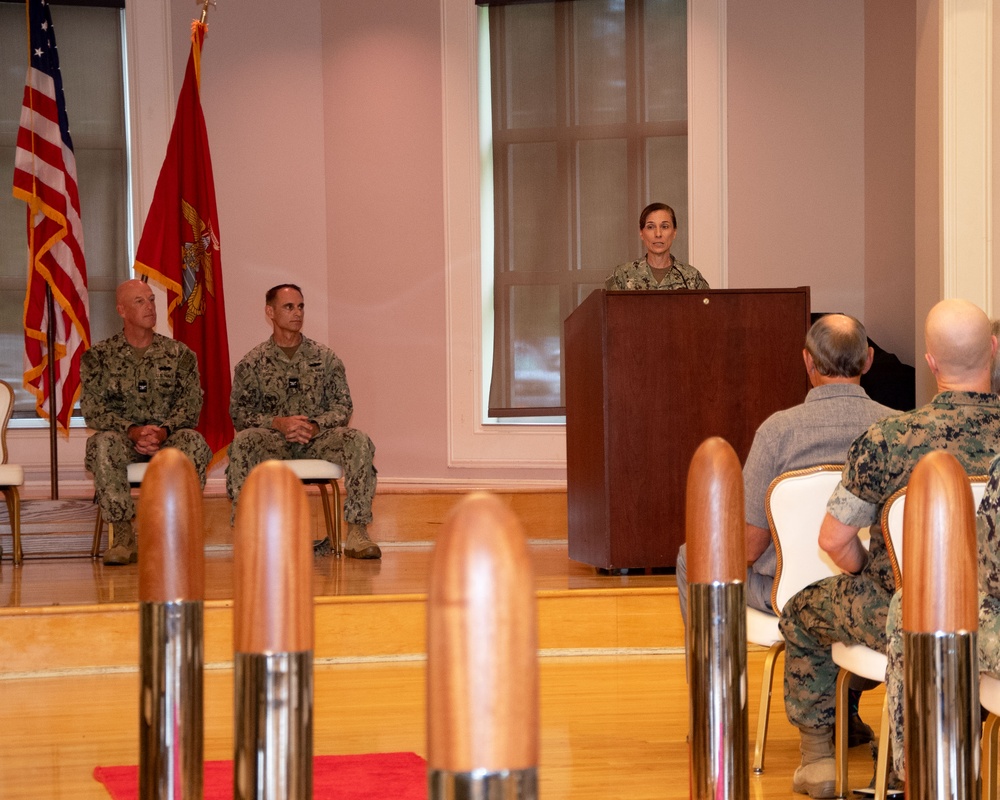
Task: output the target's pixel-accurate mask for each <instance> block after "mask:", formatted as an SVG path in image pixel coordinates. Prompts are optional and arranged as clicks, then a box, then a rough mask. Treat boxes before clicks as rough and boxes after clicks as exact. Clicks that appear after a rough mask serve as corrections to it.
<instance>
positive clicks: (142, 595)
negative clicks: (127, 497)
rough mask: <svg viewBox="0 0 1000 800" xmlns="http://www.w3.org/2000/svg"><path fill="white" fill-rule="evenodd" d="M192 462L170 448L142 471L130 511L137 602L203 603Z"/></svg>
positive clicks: (197, 488) (201, 536)
mask: <svg viewBox="0 0 1000 800" xmlns="http://www.w3.org/2000/svg"><path fill="white" fill-rule="evenodd" d="M202 518H203V517H202V496H201V485H200V484H199V482H198V473H197V472H195V469H194V464H192V463H191V461H190V459H188V457H187V456H185V455H184V454H183V453H182V452H181V451H180V450H178V449H177V448H176V447H167V448H165V449H163V450H160V451H159V452H158V453H157V454H156V455H155V456H153V459H152V461H150V462H149V467H147V469H146V475H145V477H144V478H143V481H142V492H141V494H140V496H139V508H138V510H137V512H136V528H137V535H138V538H139V556H140V557H139V602H140V603H171V602H175V601H184V600H193V601H197V600H204V599H205V530H204V525H203V524H202Z"/></svg>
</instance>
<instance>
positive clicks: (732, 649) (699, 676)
mask: <svg viewBox="0 0 1000 800" xmlns="http://www.w3.org/2000/svg"><path fill="white" fill-rule="evenodd" d="M687 645H688V663H689V665H690V692H691V793H692V794H691V796H692V797H693V798H710V799H711V800H717V798H722V797H726V798H745V797H748V796H749V793H750V767H749V760H750V759H749V722H748V714H747V635H746V587H745V585H744V584H743V583H742V582H734V583H711V584H709V583H692V584H689V585H688V626H687Z"/></svg>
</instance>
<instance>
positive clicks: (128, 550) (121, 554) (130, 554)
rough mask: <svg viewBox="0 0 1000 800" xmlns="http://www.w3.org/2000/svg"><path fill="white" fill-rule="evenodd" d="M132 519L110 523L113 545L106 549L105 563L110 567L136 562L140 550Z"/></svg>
mask: <svg viewBox="0 0 1000 800" xmlns="http://www.w3.org/2000/svg"><path fill="white" fill-rule="evenodd" d="M132 522H133V521H132V520H130V519H127V520H124V521H122V522H114V523H109V527H110V528H111V538H112V541H111V546H110V547H109V548H108V549H107V550H105V551H104V563H105V565H106V566H109V567H120V566H122V565H123V564H130V563H135V561H137V560H138V558H139V551H138V548H137V547H136V542H135V530H134V528H133V526H132Z"/></svg>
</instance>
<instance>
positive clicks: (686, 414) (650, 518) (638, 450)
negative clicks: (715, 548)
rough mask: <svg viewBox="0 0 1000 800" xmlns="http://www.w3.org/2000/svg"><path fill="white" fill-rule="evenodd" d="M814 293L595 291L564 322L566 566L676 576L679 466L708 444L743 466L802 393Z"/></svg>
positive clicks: (683, 478)
mask: <svg viewBox="0 0 1000 800" xmlns="http://www.w3.org/2000/svg"><path fill="white" fill-rule="evenodd" d="M809 310H810V309H809V289H808V287H802V288H797V289H761V290H733V289H723V290H707V291H693V290H692V291H689V290H678V291H662V292H658V291H647V292H607V291H603V290H601V291H596V292H594V293H592V294H591V295H590V296H589V297H588V298H587V299H586V300H585V301H584V302H583V303H582V304H581V305H580V306H579V308H577V309H576V311H574V312H573V314H571V315H570V317H569V318H568V319H567V320H566V326H565V327H566V467H567V494H568V497H567V500H568V508H569V555H570V557H571V558H573V559H575V560H578V561H583V562H584V563H588V564H592V565H594V566H596V567H601V568H603V569H630V568H639V567H646V568H649V567H672V566H674V565H675V564H676V559H677V550H678V548H679V547H680V545H681V544H682V543H683V541H684V502H685V488H686V484H687V469H688V464H689V463H690V461H691V457H692V455H693V454H694V451H695V449H697V447H698V445H700V444H701V442H702V441H704V440H705V439H706V438H708V437H709V436H722V437H723V438H724V439H726V441H728V442H729V443H730V444H731V445H732V446H733V449H734V450H735V451H736V453H737V455H738V456H739V457H740V461H741V463H742V462H744V461H745V460H746V456H747V453H748V452H749V450H750V445H751V443H752V441H753V435H754V432H755V431H756V430H757V427H758V426H759V425H760V423H761V422H763V420H764V419H766V418H767V417H768V416H769V415H770V414H772V413H773V412H775V411H778V410H780V409H783V408H788V407H790V406H793V405H796V404H797V403H801V402H802V401H803V399H804V398H805V395H806V392H807V391H808V382H807V379H806V375H805V369H804V367H803V363H802V348H803V344H804V340H805V333H806V331H807V330H808V326H809Z"/></svg>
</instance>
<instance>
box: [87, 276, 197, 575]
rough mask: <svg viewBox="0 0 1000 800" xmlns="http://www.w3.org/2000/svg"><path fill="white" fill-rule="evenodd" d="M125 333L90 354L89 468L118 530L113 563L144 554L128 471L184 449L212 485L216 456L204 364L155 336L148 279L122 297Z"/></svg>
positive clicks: (109, 554)
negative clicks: (205, 409) (208, 426)
mask: <svg viewBox="0 0 1000 800" xmlns="http://www.w3.org/2000/svg"><path fill="white" fill-rule="evenodd" d="M115 299H116V301H117V310H118V315H119V316H120V317H121V318H122V321H123V328H122V332H121V333H119V334H116V335H115V336H112V337H111V338H110V339H105V340H104V341H103V342H99V343H98V344H96V345H94V346H93V347H92V348H90V350H88V351H87V352H86V353H84V354H83V360H82V362H81V365H80V376H81V380H82V382H83V393H82V396H81V398H80V407H81V409H82V411H83V417H84V419H85V420H86V422H87V427H89V428H93V429H94V430H96V431H97V433H95V434H94V435H93V436H91V437H90V438H89V439H88V440H87V454H86V459H85V462H84V465H85V466H86V468H87V469H88V470H90V472H92V473H93V475H94V488H95V489H96V491H97V502H98V503H99V504H100V506H101V514H102V515H103V517H104V519H106V520H107V521H108V523H109V524H110V526H111V530H112V531H113V541H111V542H109V547H108V549H107V550H106V551H105V553H104V563H105V564H108V565H119V564H128V563H129V562H134V561H135V560H136V559H137V557H138V548H137V545H136V537H135V531H134V528H133V519H134V517H135V503H134V501H133V500H132V495H131V492H130V491H129V485H128V479H127V468H128V465H129V463H131V462H133V461H148V460H149V459H151V458H152V457H153V456H154V455H155V454H156V452H157V451H158V450H159V449H160V448H161V447H176V448H177V449H178V450H180V451H181V452H182V453H184V455H186V456H187V457H188V458H190V459H191V461H192V463H193V464H194V466H195V469H196V470H197V471H198V478H199V479H200V480H201V486H202V488H205V470H206V469H207V467H208V462H209V461H210V460H211V458H212V451H211V450H210V449H209V447H208V445H207V444H206V443H205V439H204V437H202V435H201V434H200V433H198V432H197V431H195V430H191V429H192V428H193V427H194V426H195V425H197V424H198V416H199V414H201V401H202V390H201V382H200V380H199V378H198V359H197V357H196V356H195V354H194V353H193V352H192V351H191V350H190V348H188V347H187V346H186V345H184V344H182V343H181V342H178V341H175V340H174V339H170V338H167V337H166V336H161V335H160V334H158V333H154V331H153V328H154V327H155V326H156V305H155V303H154V299H153V291H152V289H150V288H149V286H148V285H147V284H145V283H143V282H142V281H138V280H131V281H126V282H125V283H123V284H121V285H120V286H119V287H118V292H117V295H116V298H115Z"/></svg>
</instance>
